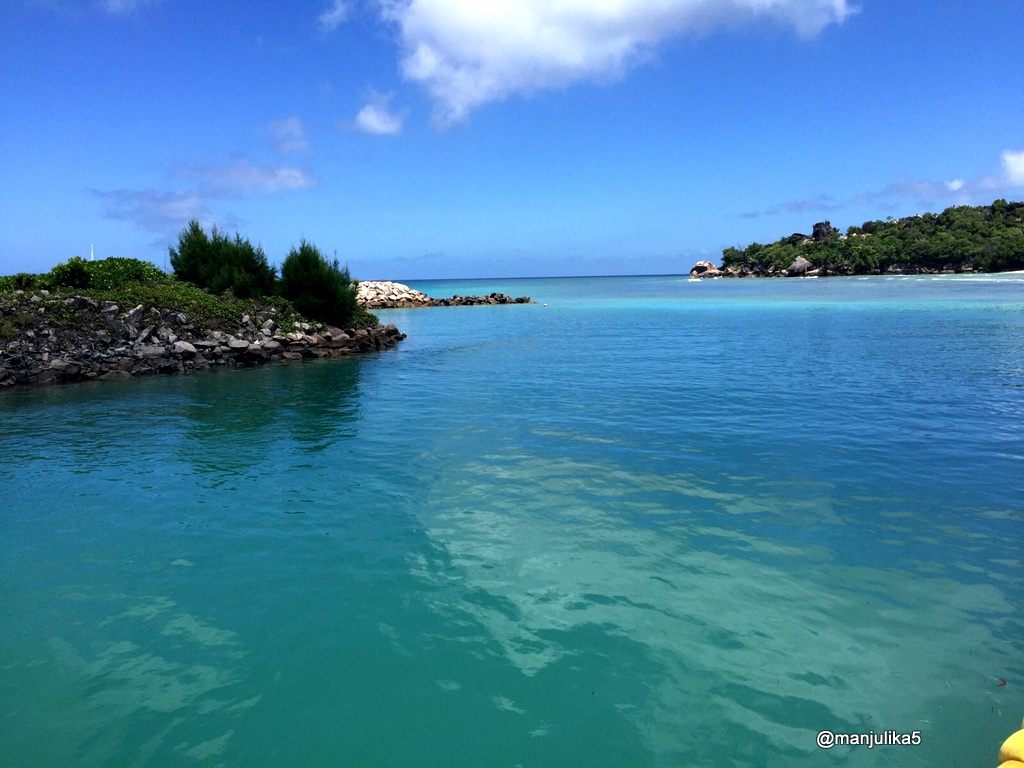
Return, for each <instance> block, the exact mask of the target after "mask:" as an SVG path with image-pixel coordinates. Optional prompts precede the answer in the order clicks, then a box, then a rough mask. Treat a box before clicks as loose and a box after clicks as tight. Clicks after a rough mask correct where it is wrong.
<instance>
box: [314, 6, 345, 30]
mask: <svg viewBox="0 0 1024 768" xmlns="http://www.w3.org/2000/svg"><path fill="white" fill-rule="evenodd" d="M347 18H348V3H346V2H345V0H334V2H332V3H331V6H330V8H327V9H326V10H324V11H323V12H322V13H321V14H320V15H319V16H317V17H316V23H317V26H318V27H319V28H320V31H321V32H322V33H324V34H327V33H328V32H333V31H334V30H336V29H337V28H338V27H340V26H341V25H342V24H343V23H345V20H346V19H347Z"/></svg>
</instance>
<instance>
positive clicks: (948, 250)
mask: <svg viewBox="0 0 1024 768" xmlns="http://www.w3.org/2000/svg"><path fill="white" fill-rule="evenodd" d="M1019 269H1024V203H1021V202H1007V201H1006V200H996V201H995V202H993V203H992V204H991V205H981V206H967V205H957V206H952V207H950V208H947V209H946V210H944V211H943V212H942V213H924V214H919V215H917V216H909V217H906V218H903V219H893V218H891V217H890V218H888V219H886V220H885V221H881V220H879V221H866V222H864V223H863V224H861V225H860V226H852V227H849V228H848V229H847V230H846V232H845V233H842V232H840V231H839V230H838V229H836V228H835V227H833V226H832V225H831V224H830V223H829V222H828V221H822V222H819V223H817V224H815V225H814V228H813V229H812V231H811V234H809V235H806V234H802V233H799V232H795V233H793V234H792V235H789V236H788V237H783V238H781V239H779V240H776V241H775V242H774V243H770V244H768V245H762V244H761V243H751V244H750V245H748V246H747V247H746V248H726V249H725V250H723V251H722V265H721V267H716V266H715V265H714V264H712V263H711V262H709V261H699V262H697V264H696V265H694V267H693V269H692V270H691V271H690V277H693V278H705V277H818V276H826V275H886V274H889V275H892V274H899V275H916V274H956V273H970V272H1007V271H1011V270H1019Z"/></svg>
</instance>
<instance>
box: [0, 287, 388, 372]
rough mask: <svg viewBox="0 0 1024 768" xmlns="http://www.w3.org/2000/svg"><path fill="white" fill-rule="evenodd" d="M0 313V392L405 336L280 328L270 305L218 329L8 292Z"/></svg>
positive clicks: (170, 314)
mask: <svg viewBox="0 0 1024 768" xmlns="http://www.w3.org/2000/svg"><path fill="white" fill-rule="evenodd" d="M0 310H2V314H0V321H2V325H0V329H2V330H3V333H2V334H0V389H3V388H9V387H14V386H19V385H20V386H25V385H29V386H31V385H40V384H60V383H71V382H78V381H90V380H94V379H95V380H109V379H128V378H132V377H134V376H145V375H151V374H158V373H180V372H186V371H194V370H201V369H205V368H216V367H221V366H253V365H259V364H262V363H272V362H286V361H292V360H306V359H314V358H322V357H340V356H344V355H353V354H359V353H365V352H372V351H375V350H380V349H387V348H389V347H393V346H395V345H396V344H397V343H398V342H399V341H401V340H402V339H404V338H405V334H403V333H401V332H400V331H399V330H398V328H396V327H395V326H394V325H387V326H379V325H378V326H374V327H371V328H358V329H356V328H344V329H342V328H330V327H325V326H317V325H311V324H310V323H306V322H298V323H296V322H293V321H288V320H283V319H282V322H283V323H284V326H285V327H283V326H282V325H281V324H279V322H278V317H277V314H278V312H277V309H276V308H275V307H273V306H270V305H267V306H265V307H260V308H259V309H257V310H254V311H253V312H252V313H246V314H244V315H242V316H241V317H239V318H238V320H237V322H235V323H229V324H227V327H226V328H224V329H211V328H205V327H200V326H199V325H197V324H196V323H195V322H193V321H192V320H191V319H190V318H189V317H188V315H186V314H185V313H183V312H177V311H174V310H172V309H167V308H159V307H147V306H144V305H141V304H140V305H138V306H135V307H131V308H128V309H125V308H123V307H120V306H118V305H117V304H116V303H115V302H113V301H98V300H96V299H92V298H89V297H87V296H71V297H67V298H54V297H51V296H50V295H49V293H48V292H47V291H39V292H37V293H29V292H25V291H14V292H12V293H10V294H7V295H6V296H4V297H3V305H2V307H0Z"/></svg>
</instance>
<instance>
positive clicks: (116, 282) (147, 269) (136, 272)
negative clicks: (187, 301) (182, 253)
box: [85, 256, 169, 290]
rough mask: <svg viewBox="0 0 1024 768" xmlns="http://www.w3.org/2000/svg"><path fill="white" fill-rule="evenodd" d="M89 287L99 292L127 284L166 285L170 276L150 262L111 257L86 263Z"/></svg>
mask: <svg viewBox="0 0 1024 768" xmlns="http://www.w3.org/2000/svg"><path fill="white" fill-rule="evenodd" d="M85 266H86V270H87V271H88V272H89V285H90V286H91V287H92V288H96V289H98V290H107V289H109V288H117V287H118V286H120V285H124V284H126V283H165V282H167V281H168V280H169V276H168V275H167V273H166V272H164V271H163V270H162V269H160V268H159V267H156V266H154V265H153V264H150V263H149V262H148V261H139V260H138V259H124V258H119V257H116V256H115V257H111V258H108V259H101V260H100V261H87V262H85Z"/></svg>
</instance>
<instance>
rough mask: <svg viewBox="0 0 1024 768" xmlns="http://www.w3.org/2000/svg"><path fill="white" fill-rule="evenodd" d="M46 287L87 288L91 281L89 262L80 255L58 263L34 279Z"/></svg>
mask: <svg viewBox="0 0 1024 768" xmlns="http://www.w3.org/2000/svg"><path fill="white" fill-rule="evenodd" d="M36 282H37V283H38V284H41V285H43V286H44V287H46V288H88V287H89V286H90V284H91V282H92V280H91V276H90V275H89V262H87V261H86V260H85V259H83V258H82V257H81V256H73V257H71V258H70V259H68V260H67V261H66V262H64V263H63V264H58V265H57V266H55V267H54V268H53V269H51V270H50V271H49V272H48V273H47V274H45V275H40V277H39V279H38V280H37V281H36Z"/></svg>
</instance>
